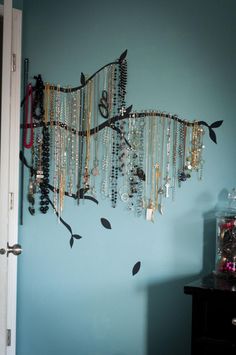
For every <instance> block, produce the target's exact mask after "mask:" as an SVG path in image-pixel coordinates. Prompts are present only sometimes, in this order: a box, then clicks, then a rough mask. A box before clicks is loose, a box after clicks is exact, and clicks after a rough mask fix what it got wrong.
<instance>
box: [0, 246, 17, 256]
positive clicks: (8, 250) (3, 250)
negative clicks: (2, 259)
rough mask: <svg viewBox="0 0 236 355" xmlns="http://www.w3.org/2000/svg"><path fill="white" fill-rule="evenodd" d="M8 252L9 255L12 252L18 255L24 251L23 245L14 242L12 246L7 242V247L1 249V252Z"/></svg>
mask: <svg viewBox="0 0 236 355" xmlns="http://www.w3.org/2000/svg"><path fill="white" fill-rule="evenodd" d="M6 253H7V257H8V255H9V254H10V253H11V254H13V255H15V256H18V255H20V254H21V253H22V248H21V245H20V244H14V245H12V246H10V245H9V243H7V249H4V248H2V249H0V254H1V255H4V254H6Z"/></svg>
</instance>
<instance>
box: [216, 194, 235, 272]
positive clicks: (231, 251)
mask: <svg viewBox="0 0 236 355" xmlns="http://www.w3.org/2000/svg"><path fill="white" fill-rule="evenodd" d="M228 203H229V204H228V206H229V207H228V209H225V210H224V211H221V212H218V213H217V214H216V260H215V272H216V274H217V275H220V276H226V277H227V278H236V189H235V188H234V189H233V190H232V191H231V192H230V193H229V194H228Z"/></svg>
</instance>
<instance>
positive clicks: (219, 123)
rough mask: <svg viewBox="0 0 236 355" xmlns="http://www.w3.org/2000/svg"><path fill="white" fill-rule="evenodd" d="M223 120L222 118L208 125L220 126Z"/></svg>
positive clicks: (212, 126)
mask: <svg viewBox="0 0 236 355" xmlns="http://www.w3.org/2000/svg"><path fill="white" fill-rule="evenodd" d="M223 122H224V121H223V120H222V121H216V122H213V123H212V124H211V125H210V127H211V128H218V127H220V126H221V125H222V123H223Z"/></svg>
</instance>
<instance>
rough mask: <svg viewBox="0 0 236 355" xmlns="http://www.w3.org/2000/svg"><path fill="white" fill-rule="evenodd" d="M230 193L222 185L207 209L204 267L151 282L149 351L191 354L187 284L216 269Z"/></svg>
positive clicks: (161, 354)
mask: <svg viewBox="0 0 236 355" xmlns="http://www.w3.org/2000/svg"><path fill="white" fill-rule="evenodd" d="M227 197H228V190H227V189H222V190H221V192H220V193H219V195H218V199H217V204H216V206H215V207H213V208H212V209H211V210H208V211H206V212H204V213H203V250H202V253H203V261H202V271H201V272H200V273H199V274H195V275H187V276H184V277H182V278H174V279H169V280H166V281H160V282H156V283H155V284H151V285H149V286H148V299H147V302H148V304H147V352H146V354H147V355H190V353H191V319H192V298H191V297H190V296H189V295H185V294H184V286H185V285H187V284H188V283H190V282H191V281H194V280H197V279H198V278H200V277H203V276H206V275H209V274H211V273H212V272H213V270H214V267H215V252H216V250H215V245H216V213H217V212H218V211H219V210H222V209H225V208H227V207H228V206H227ZM199 355H200V354H199Z"/></svg>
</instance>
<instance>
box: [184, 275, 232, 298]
mask: <svg viewBox="0 0 236 355" xmlns="http://www.w3.org/2000/svg"><path fill="white" fill-rule="evenodd" d="M213 292H214V293H217V294H234V295H235V297H236V279H233V280H232V279H227V278H223V277H219V276H216V275H214V274H211V275H208V276H205V277H203V278H200V279H198V280H196V281H193V282H191V283H189V284H187V285H185V286H184V293H186V294H189V295H194V294H206V293H213Z"/></svg>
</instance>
